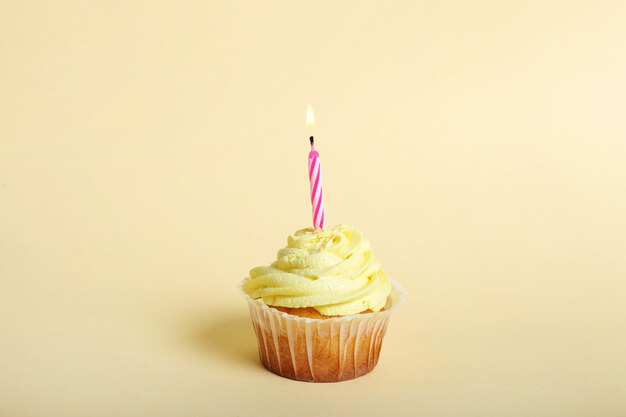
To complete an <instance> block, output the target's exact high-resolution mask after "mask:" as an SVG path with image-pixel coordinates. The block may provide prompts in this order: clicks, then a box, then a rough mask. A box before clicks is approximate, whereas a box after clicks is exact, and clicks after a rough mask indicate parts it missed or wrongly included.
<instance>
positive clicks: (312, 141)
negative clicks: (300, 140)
mask: <svg viewBox="0 0 626 417" xmlns="http://www.w3.org/2000/svg"><path fill="white" fill-rule="evenodd" d="M309 141H310V142H311V146H313V144H314V143H315V139H314V138H313V136H311V137H310V138H309Z"/></svg>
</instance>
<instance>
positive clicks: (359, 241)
mask: <svg viewBox="0 0 626 417" xmlns="http://www.w3.org/2000/svg"><path fill="white" fill-rule="evenodd" d="M242 288H243V291H244V293H245V294H246V295H247V299H248V305H249V307H250V314H251V316H252V323H253V325H254V330H255V332H256V335H257V339H258V342H259V355H260V358H261V362H262V363H263V365H264V366H265V367H266V368H267V369H269V370H270V371H272V372H274V373H276V374H278V375H281V376H284V377H287V378H292V379H297V380H300V381H312V382H336V381H344V380H348V379H353V378H356V377H359V376H361V375H364V374H366V373H368V372H369V371H371V370H372V369H373V368H374V367H375V366H376V364H377V362H378V356H379V353H380V349H381V346H382V340H383V337H384V335H385V332H386V330H387V324H388V321H389V317H390V315H391V312H392V311H393V310H394V307H395V306H397V305H398V303H399V301H400V298H401V296H402V290H401V289H400V287H399V286H398V285H397V284H396V283H395V282H392V280H391V279H390V278H389V276H388V275H387V273H386V272H385V271H384V270H383V269H382V268H381V266H380V262H379V261H378V260H377V259H376V258H375V257H374V256H373V255H372V251H371V249H370V243H369V241H368V240H367V239H365V238H364V237H363V236H362V235H361V233H360V232H359V231H358V230H356V229H354V228H352V227H350V226H346V225H338V226H334V227H328V228H324V229H302V230H298V231H297V232H296V233H295V234H294V235H293V236H290V237H289V238H288V243H287V246H286V247H285V248H283V249H281V250H279V251H278V256H277V260H276V261H275V262H274V263H272V264H271V265H270V266H261V267H257V268H254V269H252V270H251V271H250V278H247V279H246V280H244V282H243V285H242Z"/></svg>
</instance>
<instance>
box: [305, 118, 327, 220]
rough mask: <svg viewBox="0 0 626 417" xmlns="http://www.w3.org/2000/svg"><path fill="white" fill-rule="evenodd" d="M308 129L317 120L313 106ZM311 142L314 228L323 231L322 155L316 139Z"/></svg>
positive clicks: (310, 169)
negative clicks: (316, 145)
mask: <svg viewBox="0 0 626 417" xmlns="http://www.w3.org/2000/svg"><path fill="white" fill-rule="evenodd" d="M306 121H307V127H309V128H312V127H313V126H314V125H315V118H314V116H313V110H312V109H311V106H309V108H308V109H307V114H306ZM309 140H310V141H311V152H309V181H310V183H311V207H312V209H313V227H314V228H316V229H323V228H324V226H326V216H325V215H324V192H323V191H322V167H321V165H320V154H319V153H317V151H316V150H315V139H314V138H313V136H311V137H310V138H309Z"/></svg>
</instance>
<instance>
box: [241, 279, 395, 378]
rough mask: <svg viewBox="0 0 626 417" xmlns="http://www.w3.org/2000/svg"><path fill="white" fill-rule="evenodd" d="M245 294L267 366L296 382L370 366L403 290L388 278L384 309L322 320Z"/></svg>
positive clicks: (367, 369) (344, 375)
mask: <svg viewBox="0 0 626 417" xmlns="http://www.w3.org/2000/svg"><path fill="white" fill-rule="evenodd" d="M246 298H247V299H248V306H249V308H250V315H251V317H252V324H253V326H254V330H255V333H256V336H257V340H258V344H259V356H260V359H261V362H262V363H263V365H264V366H265V367H266V368H267V369H269V370H270V371H272V372H274V373H275V374H277V375H280V376H283V377H286V378H291V379H295V380H298V381H308V382H338V381H345V380H349V379H354V378H357V377H359V376H362V375H365V374H367V373H368V372H370V371H371V370H372V369H374V367H375V366H376V364H377V363H378V356H379V354H380V350H381V347H382V341H383V337H384V335H385V332H386V331H387V325H388V323H389V318H390V316H391V313H392V312H393V310H395V308H396V307H397V306H398V305H399V304H400V302H401V301H402V298H403V290H402V289H401V287H400V286H399V284H398V283H396V282H392V290H391V293H390V295H389V297H388V298H387V304H386V305H385V308H384V311H379V312H375V313H364V314H353V315H350V316H343V317H330V318H323V319H320V318H308V317H299V316H294V315H290V314H287V313H285V312H282V311H279V310H277V309H275V308H273V307H270V306H268V305H266V304H265V303H263V302H262V301H261V300H253V299H252V298H250V297H249V296H247V295H246Z"/></svg>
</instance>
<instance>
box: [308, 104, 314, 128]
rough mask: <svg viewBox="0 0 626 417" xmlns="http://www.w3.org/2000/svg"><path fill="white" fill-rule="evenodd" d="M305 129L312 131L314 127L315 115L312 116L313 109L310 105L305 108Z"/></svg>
mask: <svg viewBox="0 0 626 417" xmlns="http://www.w3.org/2000/svg"><path fill="white" fill-rule="evenodd" d="M306 127H307V129H313V128H314V127H315V115H314V114H313V108H312V107H311V105H310V104H309V106H308V107H307V108H306Z"/></svg>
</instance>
